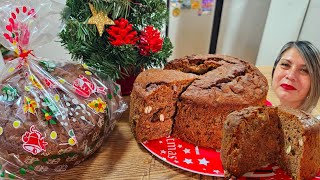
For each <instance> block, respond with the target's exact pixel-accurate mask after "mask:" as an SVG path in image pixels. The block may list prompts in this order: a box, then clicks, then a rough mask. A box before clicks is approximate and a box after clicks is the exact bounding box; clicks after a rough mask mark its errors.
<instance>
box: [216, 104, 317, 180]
mask: <svg viewBox="0 0 320 180" xmlns="http://www.w3.org/2000/svg"><path fill="white" fill-rule="evenodd" d="M319 146H320V120H318V119H316V118H314V117H312V116H311V115H309V114H307V113H305V112H303V111H300V110H294V109H290V108H284V107H279V108H274V107H249V108H245V109H242V110H240V111H235V112H233V113H231V114H229V115H228V117H227V120H226V121H225V122H224V127H223V139H222V149H221V160H222V164H223V167H224V169H225V176H226V177H227V178H231V177H234V178H237V177H240V176H242V175H243V174H244V173H246V172H248V171H253V170H256V169H259V168H261V167H262V166H264V165H266V164H270V163H277V164H278V165H279V166H280V167H281V168H282V169H283V170H285V171H286V172H287V173H288V174H289V175H291V177H292V178H293V179H296V180H300V179H311V178H313V177H314V176H315V175H316V174H317V173H318V172H319V170H320V148H319Z"/></svg>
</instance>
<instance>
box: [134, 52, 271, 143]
mask: <svg viewBox="0 0 320 180" xmlns="http://www.w3.org/2000/svg"><path fill="white" fill-rule="evenodd" d="M169 70H170V71H169ZM195 77H196V78H195ZM174 87H175V88H174ZM172 89H177V92H176V93H174V94H173V92H174V90H172ZM267 91H268V84H267V80H266V78H265V77H264V76H263V75H262V74H261V73H260V71H259V70H258V69H257V68H255V67H254V66H253V65H251V64H249V63H248V62H246V61H242V60H239V59H237V58H234V57H230V56H224V55H213V54H209V55H195V56H187V57H184V58H181V59H176V60H173V61H171V62H169V63H168V64H167V65H166V66H165V69H164V70H152V71H147V72H146V73H141V74H140V75H139V76H138V78H137V80H136V81H135V84H134V87H133V91H132V93H131V108H130V118H131V122H132V126H133V132H134V134H135V136H136V137H137V140H138V141H139V142H141V141H145V140H151V139H156V138H160V137H164V136H167V135H169V134H170V132H171V131H173V132H172V135H173V136H174V137H178V138H181V139H183V140H185V141H187V142H190V143H193V144H195V145H198V146H203V147H211V148H216V149H220V147H221V137H222V124H223V122H224V120H225V118H226V116H227V115H228V114H229V113H230V112H232V111H234V110H239V109H242V108H244V107H248V106H251V105H263V104H264V103H265V100H266V95H267ZM163 112H166V113H165V114H164V113H163ZM162 115H163V116H162ZM161 116H162V117H164V122H161V121H159V120H158V119H162V120H163V118H160V117H161ZM167 119H168V120H167ZM172 123H173V129H171V128H172Z"/></svg>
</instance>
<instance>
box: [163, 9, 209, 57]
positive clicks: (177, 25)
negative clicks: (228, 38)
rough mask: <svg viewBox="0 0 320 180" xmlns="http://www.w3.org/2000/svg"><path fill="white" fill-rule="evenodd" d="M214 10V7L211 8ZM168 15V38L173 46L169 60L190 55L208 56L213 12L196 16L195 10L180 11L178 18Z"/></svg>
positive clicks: (170, 10)
mask: <svg viewBox="0 0 320 180" xmlns="http://www.w3.org/2000/svg"><path fill="white" fill-rule="evenodd" d="M213 9H214V7H213ZM172 10H173V8H172V7H171V6H170V9H169V13H170V19H169V38H170V39H171V42H172V44H173V46H174V48H173V53H172V55H171V57H170V58H169V60H172V59H174V58H180V57H183V56H186V55H191V54H208V52H209V46H210V39H211V29H212V22H213V15H214V10H213V12H212V13H211V14H203V15H202V16H198V14H197V10H191V9H182V10H181V13H180V16H177V17H174V16H173V15H172Z"/></svg>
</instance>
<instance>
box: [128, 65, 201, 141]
mask: <svg viewBox="0 0 320 180" xmlns="http://www.w3.org/2000/svg"><path fill="white" fill-rule="evenodd" d="M197 77H198V76H197V75H194V74H189V73H184V72H180V71H175V70H160V69H149V70H146V71H144V72H142V73H140V74H139V76H138V77H137V79H136V80H135V83H134V85H133V90H132V93H131V100H130V122H131V128H132V131H133V133H134V135H135V137H136V139H137V141H138V142H143V141H146V140H153V139H158V138H161V137H166V136H169V135H170V133H171V131H172V125H173V118H174V115H175V112H176V104H177V101H178V97H179V96H180V94H181V93H182V92H183V91H184V89H186V88H187V87H188V86H189V85H190V84H191V83H192V82H193V81H194V80H195V79H196V78H197Z"/></svg>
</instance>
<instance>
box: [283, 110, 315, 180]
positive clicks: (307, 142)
mask: <svg viewBox="0 0 320 180" xmlns="http://www.w3.org/2000/svg"><path fill="white" fill-rule="evenodd" d="M278 116H279V119H280V122H281V127H282V132H283V135H284V139H283V143H282V144H281V149H282V151H281V153H280V157H279V160H278V164H279V165H280V167H281V168H282V169H284V170H285V171H286V172H287V173H288V174H290V175H291V176H292V178H293V179H298V180H299V179H311V178H313V177H315V176H316V174H317V173H318V172H319V170H320V120H318V119H316V118H314V117H312V116H311V115H309V114H307V113H305V112H303V111H299V110H294V109H289V108H284V107H281V108H279V110H278Z"/></svg>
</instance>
